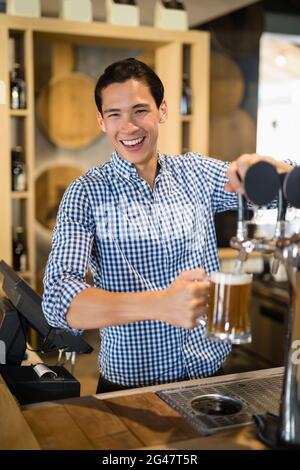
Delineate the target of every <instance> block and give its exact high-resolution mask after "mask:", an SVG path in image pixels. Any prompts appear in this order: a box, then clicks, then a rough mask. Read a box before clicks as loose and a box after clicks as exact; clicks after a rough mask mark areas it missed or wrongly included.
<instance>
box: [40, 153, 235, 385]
mask: <svg viewBox="0 0 300 470" xmlns="http://www.w3.org/2000/svg"><path fill="white" fill-rule="evenodd" d="M158 162H159V172H158V174H157V176H156V179H155V185H154V189H153V190H151V188H150V186H149V185H148V183H147V182H146V181H144V180H143V179H142V178H140V177H139V175H138V173H137V171H136V169H135V167H134V165H133V164H131V163H129V162H127V161H126V160H124V159H122V158H121V157H120V156H119V155H118V154H117V153H116V152H114V153H113V154H112V158H111V160H110V161H109V162H107V163H105V164H104V165H99V166H96V167H94V168H92V169H90V170H89V171H88V172H87V173H86V174H85V175H83V176H81V177H79V178H77V179H76V180H75V181H74V182H73V183H72V184H71V185H70V186H69V188H68V189H67V190H66V192H65V194H64V197H63V199H62V201H61V204H60V208H59V212H58V216H57V223H56V226H55V229H54V232H53V241H52V250H51V253H50V256H49V259H48V263H47V269H46V273H45V278H44V296H43V302H42V307H43V312H44V315H45V317H46V319H47V321H48V323H49V324H50V325H52V326H54V327H62V328H66V329H68V330H70V331H73V332H74V333H75V334H80V333H81V332H82V331H81V330H72V329H71V328H70V327H69V326H68V324H67V322H66V313H67V310H68V308H69V305H70V303H71V301H72V299H73V298H74V297H75V296H76V295H77V294H78V293H79V292H81V291H82V290H84V289H86V288H87V287H90V286H89V284H88V283H87V282H86V273H87V270H88V267H89V266H90V269H91V272H92V274H93V282H94V287H98V288H101V289H105V290H107V291H111V292H140V291H149V290H151V291H155V290H161V289H165V288H166V287H167V286H168V285H169V284H170V283H172V282H173V281H174V279H175V278H176V277H177V276H178V275H179V274H180V273H181V271H183V270H187V269H194V268H199V267H203V268H204V269H205V271H206V272H208V273H210V272H212V271H216V270H219V261H218V253H217V245H216V234H215V228H214V213H216V212H221V211H225V210H228V209H233V208H235V207H236V203H237V198H236V194H234V193H227V192H225V191H224V185H225V183H226V182H227V178H226V169H227V167H228V163H226V162H222V161H219V160H215V159H211V158H208V157H203V156H201V155H199V154H198V153H187V154H185V155H162V154H159V156H158ZM140 308H141V309H142V308H143V305H142V304H141V306H140ZM82 315H84V311H83V312H82ZM100 337H101V348H100V353H99V368H100V371H101V374H102V375H103V376H104V377H105V378H106V379H107V380H109V381H111V382H114V383H118V384H122V385H128V386H143V385H151V384H159V383H166V382H172V381H177V380H180V379H182V378H187V377H190V378H198V377H206V376H209V375H211V374H213V373H214V372H215V371H216V370H217V369H218V368H219V367H220V366H221V364H222V362H223V361H224V360H225V358H226V356H227V354H228V353H229V351H230V349H231V345H230V343H229V342H215V341H211V340H209V339H207V338H206V337H205V330H204V328H203V326H199V327H196V328H193V329H191V330H187V329H184V328H179V327H175V326H172V325H170V324H167V323H164V322H160V321H153V320H147V321H138V322H134V323H129V324H124V325H119V326H114V327H107V328H103V329H101V330H100Z"/></svg>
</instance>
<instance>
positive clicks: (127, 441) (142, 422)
mask: <svg viewBox="0 0 300 470" xmlns="http://www.w3.org/2000/svg"><path fill="white" fill-rule="evenodd" d="M280 370H282V368H279V369H268V370H260V371H254V372H246V373H240V374H232V375H225V376H219V377H211V378H207V379H197V380H193V381H187V382H180V385H191V384H199V383H201V384H212V383H213V384H218V383H220V384H221V383H225V382H227V381H232V380H237V381H238V380H240V379H244V378H259V377H263V376H267V375H269V374H270V375H272V374H273V373H274V372H275V371H280ZM178 385H179V383H173V384H165V385H157V386H154V387H145V388H142V389H132V390H125V391H121V392H114V393H106V394H100V395H91V396H83V397H78V398H69V399H64V400H58V401H54V402H43V403H35V404H31V405H26V406H23V407H20V406H19V405H18V403H17V402H16V400H15V398H14V397H13V396H12V394H11V393H10V391H9V390H8V388H7V386H6V384H5V383H4V381H3V380H2V379H1V378H0V416H1V421H2V426H1V427H0V449H45V450H51V449H56V450H95V449H98V450H100V449H102V450H103V449H105V450H114V449H119V450H124V449H135V450H136V449H161V450H163V449H170V450H174V449H186V450H188V449H198V450H202V449H203V450H204V449H210V450H211V449H239V450H241V449H247V450H250V449H253V450H254V449H265V446H264V445H263V444H262V443H261V442H260V441H258V440H257V439H256V434H255V427H254V425H247V426H243V427H237V428H231V429H228V430H226V431H222V432H219V433H216V434H214V435H210V436H203V435H201V434H199V433H198V432H197V431H196V430H195V429H194V428H193V427H192V426H190V425H189V424H188V422H187V421H186V420H185V419H184V418H183V417H181V415H180V414H178V413H177V412H176V411H175V410H174V409H173V408H171V407H170V406H169V405H167V404H166V403H165V402H164V401H163V400H161V399H160V398H159V397H158V396H157V395H156V394H155V391H157V390H162V389H170V388H173V387H174V388H176V387H178Z"/></svg>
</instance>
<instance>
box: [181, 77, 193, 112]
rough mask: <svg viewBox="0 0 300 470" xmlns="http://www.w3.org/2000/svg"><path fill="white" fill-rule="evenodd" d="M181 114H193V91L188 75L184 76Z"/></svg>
mask: <svg viewBox="0 0 300 470" xmlns="http://www.w3.org/2000/svg"><path fill="white" fill-rule="evenodd" d="M181 114H182V115H189V114H192V91H191V88H190V85H189V77H188V75H186V74H184V75H183V79H182V95H181Z"/></svg>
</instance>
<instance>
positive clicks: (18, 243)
mask: <svg viewBox="0 0 300 470" xmlns="http://www.w3.org/2000/svg"><path fill="white" fill-rule="evenodd" d="M27 264H28V263H27V251H26V245H25V235H24V228H23V227H22V226H18V227H16V230H15V235H14V240H13V266H14V269H15V270H16V271H20V272H24V271H26V270H27Z"/></svg>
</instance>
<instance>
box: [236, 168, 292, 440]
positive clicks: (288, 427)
mask: <svg viewBox="0 0 300 470" xmlns="http://www.w3.org/2000/svg"><path fill="white" fill-rule="evenodd" d="M263 175H264V176H263ZM244 187H245V192H246V194H247V198H248V199H249V200H250V201H251V202H252V203H254V204H256V205H268V204H270V203H271V202H272V201H273V199H274V198H275V196H276V195H278V216H277V223H276V228H275V230H274V235H273V237H271V238H270V237H255V236H254V237H253V238H247V237H246V238H245V237H244V238H243V239H241V238H242V237H238V236H236V237H233V238H232V239H231V243H230V244H231V246H232V247H233V248H235V249H237V250H239V251H241V250H244V249H248V250H250V249H251V250H255V251H259V252H262V253H268V254H273V255H274V257H275V259H276V260H279V262H282V263H283V265H284V266H285V268H286V271H287V277H288V282H289V289H290V305H289V312H288V317H287V327H286V344H285V368H284V369H285V370H284V380H283V388H282V396H281V404H280V415H279V417H277V416H274V415H271V414H270V413H266V414H265V415H259V416H254V419H255V422H256V425H257V429H258V431H257V432H258V437H259V438H260V439H261V440H262V441H263V442H264V443H266V444H267V445H268V446H269V447H273V448H300V354H299V348H300V228H299V227H298V228H297V230H296V231H295V232H294V233H292V234H287V230H286V223H285V214H286V208H287V204H290V205H291V206H293V207H294V208H296V209H300V167H299V166H298V167H295V168H294V169H293V170H292V171H291V172H290V173H288V174H285V175H282V176H280V175H278V174H277V171H276V169H275V167H274V166H272V165H271V164H269V163H266V162H260V163H257V164H255V165H253V166H252V167H250V169H249V170H248V172H247V173H246V175H245V179H244ZM247 247H248V248H247Z"/></svg>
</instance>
